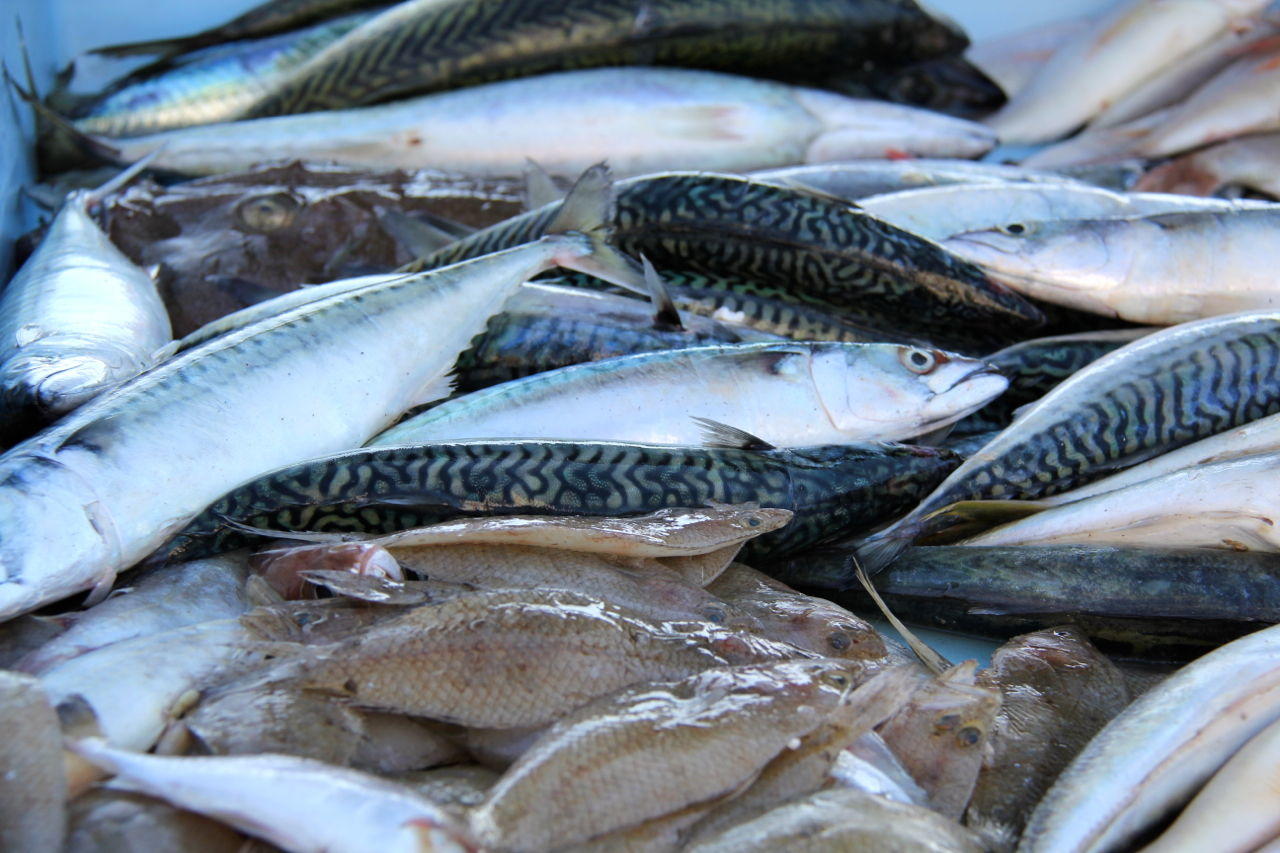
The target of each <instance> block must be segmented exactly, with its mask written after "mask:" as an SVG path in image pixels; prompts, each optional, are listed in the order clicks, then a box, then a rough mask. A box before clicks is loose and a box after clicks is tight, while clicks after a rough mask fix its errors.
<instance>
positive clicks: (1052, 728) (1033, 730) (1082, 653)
mask: <svg viewBox="0 0 1280 853" xmlns="http://www.w3.org/2000/svg"><path fill="white" fill-rule="evenodd" d="M978 683H980V684H982V685H984V686H986V687H991V688H994V689H997V690H999V691H1000V694H1001V697H1002V699H1001V704H1000V711H999V712H998V713H997V715H996V720H995V725H994V726H993V728H992V731H991V745H992V755H991V758H990V760H989V761H988V762H986V763H985V764H984V765H983V767H982V770H981V771H980V772H979V773H978V781H977V784H976V785H975V786H974V789H973V797H972V798H971V799H970V800H969V806H968V809H967V810H966V816H965V824H966V825H967V826H969V827H971V828H977V827H979V826H982V827H984V828H985V829H986V831H987V832H988V833H996V834H997V837H1003V838H1006V839H1017V838H1018V836H1020V835H1021V834H1022V829H1023V826H1024V825H1025V824H1026V821H1027V818H1029V817H1030V816H1031V810H1032V809H1033V808H1035V805H1036V803H1037V802H1039V800H1040V798H1041V797H1042V796H1043V795H1044V792H1045V791H1046V790H1048V788H1049V786H1050V785H1051V784H1053V780H1054V779H1055V778H1056V777H1057V775H1058V773H1060V772H1061V771H1062V769H1063V768H1065V767H1066V766H1067V764H1068V763H1070V761H1071V759H1072V758H1074V757H1075V756H1076V754H1077V753H1078V752H1079V751H1080V750H1081V749H1082V748H1083V747H1084V745H1085V744H1086V743H1088V742H1089V740H1090V739H1091V738H1092V737H1093V736H1094V735H1095V734H1097V733H1098V731H1099V730H1101V729H1102V727H1103V726H1105V725H1106V724H1107V723H1109V722H1111V720H1112V718H1114V717H1115V716H1116V715H1117V714H1119V713H1120V712H1121V711H1122V710H1124V708H1125V706H1127V705H1128V704H1129V700H1130V691H1129V687H1128V685H1127V684H1126V683H1125V678H1124V674H1123V673H1122V672H1121V671H1120V670H1119V668H1117V667H1116V665H1115V664H1113V663H1112V662H1111V661H1110V660H1108V659H1107V658H1106V657H1105V656H1104V655H1103V654H1102V653H1100V652H1099V651H1098V650H1097V649H1096V648H1094V647H1093V645H1091V644H1090V643H1089V641H1088V640H1087V639H1086V638H1085V637H1084V635H1083V634H1082V633H1080V632H1079V631H1078V630H1076V629H1075V628H1072V627H1070V626H1063V625H1058V626H1055V627H1053V628H1047V629H1045V630H1042V631H1035V632H1033V633H1030V634H1023V635H1022V636H1019V637H1014V638H1013V639H1011V640H1009V641H1008V642H1007V643H1005V644H1004V645H1002V646H1001V647H1000V648H998V649H996V650H995V651H994V652H993V653H992V655H991V667H990V668H989V669H986V670H983V671H982V672H981V673H979V675H978ZM1008 846H1010V847H1012V846H1013V845H1012V844H1010V845H1008Z"/></svg>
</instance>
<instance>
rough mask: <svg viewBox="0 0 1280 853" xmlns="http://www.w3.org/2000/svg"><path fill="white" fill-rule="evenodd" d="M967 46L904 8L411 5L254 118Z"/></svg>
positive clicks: (265, 103) (783, 3)
mask: <svg viewBox="0 0 1280 853" xmlns="http://www.w3.org/2000/svg"><path fill="white" fill-rule="evenodd" d="M458 32H466V33H467V34H468V35H467V38H465V39H461V40H459V39H458V38H457V33H458ZM967 44H968V39H967V38H966V37H965V36H964V34H963V32H961V31H960V29H959V28H958V27H956V26H955V25H954V24H952V23H950V22H949V21H945V20H942V19H939V18H936V17H933V16H931V15H929V14H928V13H927V12H925V11H924V10H922V9H921V8H920V7H919V6H918V5H917V4H916V3H914V2H911V0H885V1H884V2H873V3H865V2H862V3H855V2H847V0H826V2H821V3H802V2H796V0H770V2H766V3H742V2H739V0H702V2H699V3H696V4H695V3H688V2H676V0H657V2H647V3H644V4H641V3H638V2H636V0H611V2H608V3H600V2H581V0H579V2H568V3H559V4H556V5H555V6H543V5H541V4H537V3H524V4H516V5H513V4H512V3H509V2H505V0H479V2H470V3H441V2H439V0H417V2H411V3H405V4H401V5H399V6H397V7H395V8H393V9H391V10H390V11H389V12H387V13H384V14H383V15H380V16H378V17H377V18H376V19H374V20H373V21H371V22H370V23H368V24H366V25H365V26H364V27H362V28H361V29H359V30H357V31H356V32H353V33H351V34H349V35H348V36H347V37H346V38H344V39H343V40H342V41H340V42H338V43H336V44H334V45H332V46H331V47H330V48H329V49H328V50H326V51H324V52H323V53H321V54H320V55H318V56H316V57H314V58H313V59H312V60H311V61H310V62H308V63H306V64H305V65H304V66H302V67H300V68H298V69H296V70H295V72H294V74H293V77H292V79H291V80H290V81H288V82H286V83H285V84H283V85H282V86H280V87H278V88H277V89H276V90H275V91H274V92H272V93H271V94H270V95H269V96H267V97H265V98H263V99H262V100H260V101H259V102H258V104H257V105H256V106H255V108H254V109H253V111H252V113H251V114H252V115H257V116H268V115H280V114H282V113H299V112H311V111H315V110H324V109H334V108H340V107H344V106H348V105H351V104H358V103H372V102H375V101H380V100H387V99H389V98H392V97H396V96H404V95H406V94H412V93H415V92H422V91H430V90H437V89H442V88H454V87H458V86H466V85H474V84H475V83H479V82H484V81H488V80H493V79H498V78H503V77H524V76H529V75H533V74H539V73H545V72H548V71H554V70H557V69H560V68H590V67H592V66H600V65H615V66H616V65H674V66H691V67H695V68H707V69H720V70H725V71H737V72H740V73H753V72H763V74H764V75H765V76H768V75H769V74H774V75H776V74H777V73H778V72H779V70H781V69H785V68H787V67H788V66H791V67H793V68H798V69H800V70H802V71H804V72H806V73H810V74H812V73H814V72H815V71H818V70H819V69H821V68H823V67H826V68H830V69H832V70H835V69H839V68H856V67H858V66H859V65H860V64H861V63H862V62H863V61H865V60H868V59H877V58H882V59H887V60H888V61H889V62H890V63H891V64H898V63H901V62H904V61H910V60H911V59H924V58H928V57H931V56H939V55H943V54H947V53H954V52H957V51H958V50H960V49H963V48H964V46H965V45H967Z"/></svg>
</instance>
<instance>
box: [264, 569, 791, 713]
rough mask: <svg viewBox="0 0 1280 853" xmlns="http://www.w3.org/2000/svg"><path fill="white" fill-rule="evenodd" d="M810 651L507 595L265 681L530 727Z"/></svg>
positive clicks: (535, 594) (431, 610)
mask: <svg viewBox="0 0 1280 853" xmlns="http://www.w3.org/2000/svg"><path fill="white" fill-rule="evenodd" d="M482 651H483V653H480V652H482ZM810 656H811V654H810V653H808V652H805V651H803V650H801V649H798V648H796V647H794V646H789V645H787V644H785V643H778V642H774V641H771V640H766V639H764V638H761V637H756V636H754V635H751V634H747V633H744V632H739V631H730V630H727V629H724V628H721V627H719V626H716V625H713V624H711V623H706V622H699V623H678V622H677V623H652V622H649V621H647V620H644V619H641V618H639V617H638V616H635V615H633V614H631V613H630V612H629V611H626V610H623V609H622V608H618V607H614V606H612V605H609V604H606V603H604V602H602V601H600V600H599V599H596V598H593V597H591V596H586V595H580V594H577V593H571V592H565V591H562V590H547V591H538V590H498V591H493V592H477V593H472V594H469V595H462V596H459V597H457V598H453V599H450V600H447V601H444V602H442V603H440V604H434V605H427V606H425V607H419V608H415V609H413V610H411V611H409V612H408V613H407V614H405V615H404V616H403V617H401V618H399V619H396V620H394V621H389V622H386V623H382V624H380V625H379V626H377V627H376V628H374V629H372V630H369V631H366V632H365V633H364V634H363V635H360V636H358V637H356V638H354V639H352V640H347V641H342V642H339V643H336V644H332V645H329V646H310V647H306V648H300V649H299V650H298V653H297V655H296V657H294V658H292V659H287V660H284V661H282V662H281V663H280V664H278V665H276V666H273V667H269V668H267V669H266V670H264V672H263V674H262V678H263V680H264V681H265V682H267V683H278V684H281V685H285V686H290V685H291V686H296V687H302V688H306V689H310V690H317V689H323V690H327V691H331V692H334V693H336V694H337V695H340V696H344V697H346V698H347V699H348V700H349V701H350V702H352V703H353V704H355V705H357V706H359V707H363V708H369V709H373V710H382V711H387V712H395V713H405V714H411V715H413V716H423V717H430V718H432V719H437V720H440V721H443V722H451V723H457V724H459V725H465V726H474V727H480V728H521V727H528V726H536V725H542V724H545V723H549V722H551V721H553V720H554V719H556V718H557V717H558V716H560V715H562V714H564V713H565V712H567V711H570V710H572V709H573V708H576V707H578V706H579V705H582V704H584V703H586V702H588V701H590V700H591V699H594V698H596V697H597V696H600V695H603V694H605V693H609V692H612V691H614V690H617V689H620V688H622V687H625V686H627V685H629V684H634V683H636V682H638V681H647V680H655V679H663V678H680V677H684V676H686V675H689V674H691V673H694V672H697V671H699V670H701V669H705V668H709V667H714V666H723V665H726V664H732V663H755V662H761V661H777V660H784V659H791V658H804V657H810Z"/></svg>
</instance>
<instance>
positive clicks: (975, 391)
mask: <svg viewBox="0 0 1280 853" xmlns="http://www.w3.org/2000/svg"><path fill="white" fill-rule="evenodd" d="M811 370H812V373H813V381H814V387H815V388H816V389H817V394H818V397H819V399H820V400H821V402H822V406H823V408H824V409H825V410H826V412H827V416H828V417H829V418H830V419H831V423H832V425H833V426H834V427H835V428H836V429H838V430H840V431H842V432H846V433H848V434H849V435H850V437H851V438H854V437H856V438H860V439H877V440H899V439H905V438H910V437H911V436H915V435H920V434H921V433H925V432H929V431H931V430H934V429H937V428H938V427H941V426H945V425H947V424H949V423H951V422H953V421H956V420H958V419H959V418H962V417H964V416H965V415H967V414H969V413H970V412H973V411H975V410H977V409H979V408H981V407H982V406H984V405H986V404H987V403H988V402H990V401H991V400H992V399H994V398H995V397H996V396H998V395H999V394H1001V393H1002V392H1003V391H1004V390H1005V388H1007V387H1008V385H1009V380H1008V379H1006V378H1005V377H1004V376H1002V375H1000V373H999V371H998V370H997V369H996V368H995V367H994V366H992V365H990V364H988V363H986V362H984V361H981V360H979V359H975V358H969V357H967V356H962V355H958V354H956V353H951V352H946V351H944V350H940V349H932V348H929V347H917V346H906V345H898V344H832V345H827V346H823V347H819V348H817V349H815V351H814V355H813V359H812V362H811Z"/></svg>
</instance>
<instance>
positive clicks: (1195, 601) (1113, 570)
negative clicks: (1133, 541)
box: [770, 545, 1280, 661]
mask: <svg viewBox="0 0 1280 853" xmlns="http://www.w3.org/2000/svg"><path fill="white" fill-rule="evenodd" d="M770 570H771V571H773V572H774V573H775V574H777V575H778V576H779V577H781V578H783V579H785V580H786V581H788V582H789V583H794V584H796V585H797V586H800V587H803V588H805V589H814V590H819V591H820V593H821V594H822V595H824V596H829V597H831V598H832V599H834V600H835V601H836V602H837V603H839V604H843V605H844V606H846V607H852V608H864V607H868V606H871V601H870V599H869V598H867V597H866V596H865V595H864V594H863V593H862V592H861V590H859V589H856V588H854V587H848V585H849V584H850V583H853V582H854V579H853V577H852V572H851V571H850V570H849V557H848V554H847V553H841V552H838V551H837V552H830V553H825V554H819V555H806V556H804V557H802V558H795V559H792V560H790V561H787V562H786V563H779V564H774V565H771V566H770ZM1278 573H1280V559H1278V558H1277V557H1276V556H1275V555H1274V554H1264V553H1258V552H1236V551H1211V550H1203V549H1182V550H1174V549H1168V548H1114V547H1106V546H1083V545H1049V546H1036V547H1014V548H979V547H970V546H941V547H914V548H910V549H908V550H906V551H905V552H903V554H902V556H901V557H900V558H898V560H896V561H895V562H893V563H891V564H890V565H889V566H888V567H887V568H886V569H885V570H884V571H883V572H881V573H880V574H879V575H877V576H876V590H877V591H878V592H879V593H880V594H881V596H883V598H884V600H885V601H886V602H888V604H889V606H890V607H891V608H892V609H893V611H894V613H896V614H898V616H899V617H900V618H902V619H906V620H908V621H910V622H913V623H918V624H922V625H927V626H930V627H934V628H941V629H944V630H951V631H960V632H963V633H972V634H980V635H983V636H988V637H1001V638H1003V637H1010V636H1013V635H1015V634H1019V633H1024V632H1026V631H1032V630H1037V629H1041V628H1051V627H1053V626H1055V625H1060V624H1071V625H1074V626H1075V627H1077V628H1079V629H1080V630H1082V631H1084V632H1085V634H1087V635H1088V637H1089V639H1090V640H1092V641H1093V642H1095V643H1097V644H1098V645H1099V646H1101V647H1102V648H1103V649H1104V650H1106V651H1107V652H1109V653H1112V654H1120V655H1123V656H1125V657H1138V658H1146V659H1156V660H1177V661H1185V660H1189V659H1192V658H1195V657H1198V656H1199V655H1202V654H1204V653H1205V652H1206V651H1211V650H1212V649H1214V648H1217V647H1218V646H1220V645H1222V644H1223V643H1226V642H1230V641H1231V640H1234V639H1236V638H1238V637H1240V636H1242V635H1244V634H1247V633H1249V632H1251V631H1255V630H1257V629H1258V628H1259V627H1261V626H1264V625H1270V624H1273V623H1275V622H1277V621H1280V596H1277V594H1276V590H1277V589H1278V587H1277V586H1276V578H1277V574H1278ZM842 586H844V587H847V589H845V590H844V591H841V587H842ZM855 586H856V584H855Z"/></svg>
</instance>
